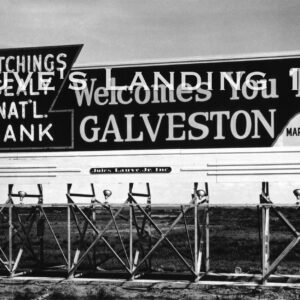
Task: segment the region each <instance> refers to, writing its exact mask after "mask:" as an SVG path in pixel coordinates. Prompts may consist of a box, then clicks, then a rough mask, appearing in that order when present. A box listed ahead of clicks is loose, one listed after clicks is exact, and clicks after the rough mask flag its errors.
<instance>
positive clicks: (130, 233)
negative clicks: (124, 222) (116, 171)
mask: <svg viewBox="0 0 300 300" xmlns="http://www.w3.org/2000/svg"><path fill="white" fill-rule="evenodd" d="M132 221H133V204H132V202H130V203H129V269H130V273H131V274H132V273H133V271H134V269H133V264H134V262H133V232H132V230H133V226H132ZM130 279H131V280H133V279H134V276H132V277H131V278H130Z"/></svg>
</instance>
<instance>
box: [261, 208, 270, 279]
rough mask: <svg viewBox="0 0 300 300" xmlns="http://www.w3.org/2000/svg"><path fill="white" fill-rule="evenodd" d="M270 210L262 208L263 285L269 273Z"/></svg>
mask: <svg viewBox="0 0 300 300" xmlns="http://www.w3.org/2000/svg"><path fill="white" fill-rule="evenodd" d="M269 240H270V208H269V207H266V206H262V275H263V280H262V283H263V284H264V283H265V281H266V280H265V276H266V274H267V273H268V271H269V258H270V244H269Z"/></svg>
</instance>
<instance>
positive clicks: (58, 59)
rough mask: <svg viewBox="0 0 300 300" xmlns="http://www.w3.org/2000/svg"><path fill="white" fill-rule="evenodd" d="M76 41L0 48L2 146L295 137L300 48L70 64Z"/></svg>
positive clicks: (270, 141) (217, 143) (264, 143)
mask: <svg viewBox="0 0 300 300" xmlns="http://www.w3.org/2000/svg"><path fill="white" fill-rule="evenodd" d="M80 49H81V46H80V45H71V46H60V47H45V48H28V49H7V50H1V51H0V80H1V81H0V100H1V103H0V122H1V126H0V150H1V151H7V150H15V151H58V150H66V149H67V150H74V151H104V150H134V149H146V150H147V149H195V148H199V149H205V148H245V147H272V146H274V147H277V146H278V147H283V146H299V145H300V142H299V139H300V137H298V136H299V135H300V116H299V111H300V57H297V56H294V57H272V58H253V59H242V60H238V59H232V60H219V61H217V60H216V61H203V62H189V63H188V62H186V63H185V62H182V63H169V64H151V65H128V66H120V67H107V68H104V67H103V68H100V67H99V68H98V67H91V68H73V69H72V70H71V68H72V65H73V63H74V61H75V59H76V57H77V55H78V54H79V52H80Z"/></svg>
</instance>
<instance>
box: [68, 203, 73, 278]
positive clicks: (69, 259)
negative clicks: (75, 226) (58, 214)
mask: <svg viewBox="0 0 300 300" xmlns="http://www.w3.org/2000/svg"><path fill="white" fill-rule="evenodd" d="M67 214H68V216H67V218H68V273H69V272H70V269H71V267H72V262H71V261H72V257H71V207H70V205H68V207H67Z"/></svg>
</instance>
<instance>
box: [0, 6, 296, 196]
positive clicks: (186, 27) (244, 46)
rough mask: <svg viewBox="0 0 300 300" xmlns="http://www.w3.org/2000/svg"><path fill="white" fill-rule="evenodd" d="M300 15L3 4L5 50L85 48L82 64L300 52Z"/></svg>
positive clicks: (0, 44) (275, 10)
mask: <svg viewBox="0 0 300 300" xmlns="http://www.w3.org/2000/svg"><path fill="white" fill-rule="evenodd" d="M299 12H300V1H299V0H251V1H249V0H199V1H196V0H151V1H141V0H126V1H124V0H84V1H83V0H64V1H63V0H51V1H49V0H23V1H20V0H2V1H1V6H0V48H14V47H38V46H53V45H66V44H84V47H83V49H82V52H81V54H80V55H79V57H78V59H77V62H76V64H77V65H83V64H100V65H109V64H119V63H121V64H122V63H130V62H149V61H170V60H178V59H194V58H208V57H224V56H226V57H228V56H232V57H239V56H247V55H248V54H249V55H255V54H262V53H264V54H270V53H278V52H280V53H286V52H297V51H298V53H300V34H299V33H300V18H299ZM291 188H292V186H288V189H289V191H288V192H289V193H290V194H291ZM258 189H259V187H255V193H253V187H249V188H248V192H247V193H248V195H250V194H252V195H253V196H252V197H255V199H253V201H257V200H256V199H257V195H258V192H259V191H258ZM281 190H282V189H281ZM286 192H287V190H285V191H284V192H281V194H280V195H278V197H279V196H280V197H282V196H284V195H285V193H286ZM236 199H240V197H239V196H236Z"/></svg>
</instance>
